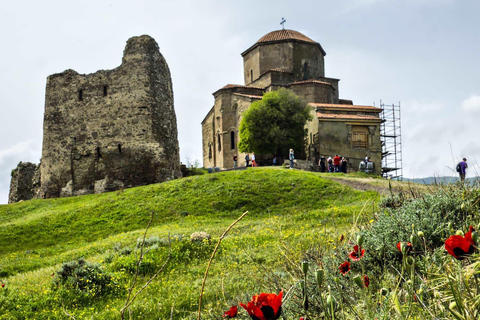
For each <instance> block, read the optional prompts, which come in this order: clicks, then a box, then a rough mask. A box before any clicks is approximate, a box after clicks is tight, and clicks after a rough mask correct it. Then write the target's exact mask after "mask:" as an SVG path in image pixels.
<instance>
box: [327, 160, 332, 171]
mask: <svg viewBox="0 0 480 320" xmlns="http://www.w3.org/2000/svg"><path fill="white" fill-rule="evenodd" d="M327 163H328V172H333V160H332V157H330V156H329V157H328V159H327Z"/></svg>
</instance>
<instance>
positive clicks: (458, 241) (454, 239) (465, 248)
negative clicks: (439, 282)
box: [445, 226, 475, 260]
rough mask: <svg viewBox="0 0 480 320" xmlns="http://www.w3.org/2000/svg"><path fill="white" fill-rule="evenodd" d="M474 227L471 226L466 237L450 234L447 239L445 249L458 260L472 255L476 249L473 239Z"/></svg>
mask: <svg viewBox="0 0 480 320" xmlns="http://www.w3.org/2000/svg"><path fill="white" fill-rule="evenodd" d="M473 230H474V229H473V227H472V226H470V228H469V231H468V232H467V233H466V234H465V237H462V236H460V235H453V236H450V238H448V239H447V240H446V241H445V249H446V250H447V251H448V253H449V254H450V255H451V256H453V257H454V258H456V259H458V260H463V259H465V257H466V256H467V255H470V254H472V253H473V251H475V247H474V246H473V245H474V243H473V240H472V232H473Z"/></svg>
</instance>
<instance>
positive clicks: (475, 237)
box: [472, 232, 478, 244]
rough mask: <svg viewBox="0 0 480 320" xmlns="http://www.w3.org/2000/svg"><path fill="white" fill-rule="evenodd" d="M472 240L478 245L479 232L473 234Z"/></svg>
mask: <svg viewBox="0 0 480 320" xmlns="http://www.w3.org/2000/svg"><path fill="white" fill-rule="evenodd" d="M472 240H473V242H474V243H475V244H478V233H477V232H474V233H472Z"/></svg>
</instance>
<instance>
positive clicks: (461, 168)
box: [457, 158, 468, 182]
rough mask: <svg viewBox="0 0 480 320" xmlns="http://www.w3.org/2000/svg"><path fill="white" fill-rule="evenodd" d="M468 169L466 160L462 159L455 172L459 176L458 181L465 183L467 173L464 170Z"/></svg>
mask: <svg viewBox="0 0 480 320" xmlns="http://www.w3.org/2000/svg"><path fill="white" fill-rule="evenodd" d="M467 168H468V165H467V159H466V158H463V161H462V162H460V163H459V164H457V172H458V173H459V174H460V180H461V181H462V182H464V181H465V174H466V173H467V172H466V170H467Z"/></svg>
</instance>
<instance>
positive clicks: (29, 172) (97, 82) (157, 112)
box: [9, 35, 181, 203]
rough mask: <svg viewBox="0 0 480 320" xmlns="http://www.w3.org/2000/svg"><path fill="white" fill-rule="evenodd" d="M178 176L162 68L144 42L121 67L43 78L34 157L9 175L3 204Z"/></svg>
mask: <svg viewBox="0 0 480 320" xmlns="http://www.w3.org/2000/svg"><path fill="white" fill-rule="evenodd" d="M178 177H181V172H180V153H179V146H178V138H177V119H176V116H175V110H174V107H173V90H172V80H171V77H170V71H169V68H168V65H167V62H166V61H165V59H164V58H163V56H162V54H161V53H160V51H159V48H158V45H157V43H156V41H155V40H154V39H153V38H151V37H149V36H146V35H144V36H140V37H133V38H131V39H129V40H128V41H127V45H126V47H125V50H124V53H123V58H122V64H121V65H120V66H119V67H117V68H115V69H113V70H100V71H97V72H96V73H93V74H87V75H85V74H79V73H77V72H76V71H74V70H66V71H64V72H62V73H58V74H53V75H51V76H49V77H48V78H47V87H46V98H45V115H44V123H43V147H42V158H41V163H40V164H39V165H34V164H30V163H22V162H21V163H20V164H19V165H18V167H17V168H16V169H14V170H13V171H12V180H11V184H10V195H9V203H12V202H17V201H20V200H28V199H32V198H55V197H65V196H72V195H81V194H89V193H100V192H105V191H113V190H118V189H122V188H128V187H134V186H140V185H146V184H151V183H156V182H162V181H166V180H170V179H175V178H178Z"/></svg>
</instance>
